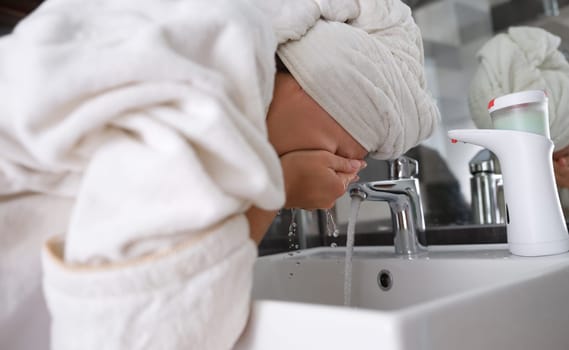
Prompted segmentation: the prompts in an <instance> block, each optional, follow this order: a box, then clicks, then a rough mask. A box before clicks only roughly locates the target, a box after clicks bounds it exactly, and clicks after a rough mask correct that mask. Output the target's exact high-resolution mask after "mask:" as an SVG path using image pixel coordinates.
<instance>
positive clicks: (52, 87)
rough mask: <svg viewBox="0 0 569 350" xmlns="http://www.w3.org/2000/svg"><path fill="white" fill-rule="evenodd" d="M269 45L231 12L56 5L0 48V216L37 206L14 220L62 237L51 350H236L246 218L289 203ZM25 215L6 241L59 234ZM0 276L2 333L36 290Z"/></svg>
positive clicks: (50, 262)
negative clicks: (276, 140)
mask: <svg viewBox="0 0 569 350" xmlns="http://www.w3.org/2000/svg"><path fill="white" fill-rule="evenodd" d="M312 6H313V7H314V8H315V9H316V10H317V9H318V7H317V6H316V5H315V4H314V3H312ZM313 17H314V16H313ZM315 17H316V18H317V17H319V15H315ZM304 30H306V28H305V29H304ZM302 33H303V32H302V29H301V30H300V35H301V34H302ZM276 45H277V40H276V36H275V33H274V31H273V30H271V22H270V20H269V18H268V17H267V16H266V15H265V14H264V13H262V12H261V11H260V10H259V9H258V8H257V7H255V6H251V5H250V4H247V3H245V2H243V1H236V0H215V1H211V0H210V1H207V2H206V1H158V0H143V1H141V0H130V1H126V0H124V1H116V0H98V1H95V0H92V1H75V0H51V1H47V2H46V3H44V4H43V5H42V6H41V7H40V9H38V10H37V11H36V12H35V13H33V14H32V15H31V16H29V17H28V18H27V19H26V20H24V21H23V22H21V23H20V24H19V25H18V26H17V28H16V29H15V30H14V33H13V34H12V35H10V36H6V37H4V38H2V39H0V96H2V99H1V100H0V196H1V199H2V201H6V202H12V200H13V199H14V198H16V197H18V196H22V195H23V194H25V193H29V192H34V193H40V194H43V195H38V196H37V198H36V197H34V199H32V202H29V203H27V204H26V206H24V207H23V208H24V210H26V208H33V207H34V206H36V207H42V208H44V209H45V210H48V209H47V208H51V209H52V210H53V212H52V215H53V216H58V217H61V216H62V217H65V218H66V219H67V220H68V224H67V227H65V229H66V230H65V231H66V235H65V236H56V237H54V238H53V239H52V240H50V241H49V242H48V244H46V246H45V248H44V254H43V266H44V290H45V296H46V300H47V303H48V307H49V309H50V312H51V316H52V334H51V335H52V339H51V344H52V348H53V349H58V350H59V349H204V350H206V349H229V348H231V347H232V345H233V343H234V342H235V341H236V339H237V338H238V336H239V334H240V333H241V331H242V329H243V327H244V325H245V323H246V319H247V315H248V308H249V293H250V288H251V273H252V264H253V262H254V259H255V257H256V248H255V246H254V243H253V242H252V241H251V240H250V238H249V227H248V224H247V221H246V218H245V216H244V215H243V213H244V212H245V211H246V210H247V209H248V208H249V207H250V206H251V205H255V206H258V207H260V208H264V209H277V208H279V207H280V206H281V205H282V203H283V201H284V193H283V192H284V191H283V182H282V175H281V169H280V165H279V160H278V157H277V155H276V153H275V152H274V150H273V148H272V147H271V145H270V144H269V142H268V139H267V136H266V135H267V133H266V126H265V115H266V110H267V108H268V105H269V103H270V99H271V97H272V87H273V79H274V78H273V77H274V53H275V50H276ZM48 197H49V198H60V199H61V201H63V202H65V204H64V205H60V206H54V205H52V204H50V202H49V201H47V200H46V198H48ZM4 208H5V207H0V210H3V209H4ZM29 213H30V215H29V217H28V218H29V220H30V222H29V225H22V221H23V220H19V221H16V222H9V220H6V221H4V222H2V236H3V237H6V239H8V237H15V239H20V237H24V236H26V237H30V235H31V237H34V242H35V241H37V240H40V239H42V238H43V237H46V236H50V235H60V234H61V233H63V232H62V231H60V229H61V227H60V226H61V225H60V222H61V220H59V221H58V222H57V223H56V224H52V223H48V224H46V225H42V224H43V223H47V222H49V220H47V221H43V222H42V221H39V220H37V219H38V217H39V216H38V215H34V212H33V211H30V212H29ZM1 214H4V215H9V213H8V212H3V213H0V217H2V215H1ZM48 216H49V215H48ZM10 218H11V217H10ZM10 218H9V219H10ZM56 227H57V231H55V230H56ZM8 231H9V232H8ZM35 237H38V239H35ZM32 246H33V244H31V243H30V244H29V245H28V247H29V248H31V247H32ZM31 251H32V252H33V250H31ZM12 253H15V250H13V249H12ZM2 255H4V253H2ZM4 259H5V260H3V262H2V266H3V270H2V271H3V272H6V273H5V274H4V273H3V274H2V276H1V280H0V282H1V283H2V285H9V286H10V287H13V288H7V290H6V289H4V288H2V289H4V290H5V291H6V294H3V295H2V299H1V301H2V303H3V305H1V306H0V309H2V310H7V312H4V311H3V312H2V314H1V315H0V316H2V317H1V318H0V320H3V321H6V320H7V319H8V318H10V317H12V316H13V314H14V313H15V312H18V311H19V310H21V306H22V305H21V304H22V303H23V302H25V301H26V297H25V295H21V296H20V295H18V292H19V291H23V292H26V291H27V290H28V289H30V288H32V287H31V286H30V284H31V285H34V283H35V282H34V278H35V279H37V278H38V277H39V275H38V274H37V273H35V272H34V273H30V274H28V275H27V276H24V275H26V274H22V273H19V271H18V270H17V268H16V266H17V264H18V263H26V261H25V260H24V259H23V257H22V256H21V255H19V256H14V255H13V254H12V256H4ZM86 263H88V264H86ZM34 266H35V264H31V266H30V268H32V269H33V268H34ZM4 269H6V270H7V271H4ZM18 273H19V274H18ZM20 284H21V285H22V287H21V288H19V287H18V286H19V285H20ZM28 286H30V288H28ZM32 289H33V288H32ZM30 293H31V292H30ZM5 305H6V308H4V306H5ZM3 329H5V328H3ZM19 335H20V336H26V332H25V331H24V330H21V331H20V333H19ZM7 347H8V345H6V347H4V346H2V348H7Z"/></svg>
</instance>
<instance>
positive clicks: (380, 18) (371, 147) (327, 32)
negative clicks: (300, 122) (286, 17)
mask: <svg viewBox="0 0 569 350" xmlns="http://www.w3.org/2000/svg"><path fill="white" fill-rule="evenodd" d="M335 5H337V4H333V3H329V4H327V6H326V11H327V12H331V13H334V15H330V16H331V17H336V18H345V23H344V21H340V22H333V21H327V20H324V19H321V20H319V21H318V22H317V23H316V24H315V25H314V26H313V27H312V28H311V29H309V30H308V32H307V33H306V34H305V35H304V36H302V38H301V39H300V40H291V41H288V42H286V43H284V44H282V45H280V46H279V49H278V55H279V57H280V58H281V59H282V61H283V63H284V64H285V65H286V67H287V68H288V69H289V70H290V72H291V73H292V75H293V76H294V77H295V78H296V80H297V81H298V82H299V84H300V85H301V86H302V87H303V88H304V90H306V91H307V93H308V94H309V95H310V96H311V97H312V98H314V100H316V102H318V104H320V105H321V106H322V107H323V108H324V109H325V110H326V111H327V112H328V113H329V114H330V115H331V116H332V117H333V118H334V119H336V121H337V122H338V123H339V124H340V125H341V126H342V127H343V128H344V129H346V130H347V131H348V132H349V133H350V134H351V135H352V136H353V137H354V138H355V139H356V141H358V142H359V143H360V144H361V145H362V146H363V147H364V148H366V149H367V150H368V151H369V152H371V155H372V156H373V157H375V158H379V159H390V158H396V157H398V156H400V155H401V154H403V153H405V152H406V151H407V150H409V149H410V148H411V147H413V146H415V145H417V144H418V143H419V142H421V141H422V140H424V139H426V138H427V137H429V136H430V135H431V133H432V132H433V130H434V127H435V125H436V123H437V122H438V120H439V119H440V116H439V110H438V108H437V106H436V103H435V101H434V99H433V98H432V97H431V96H430V94H429V92H428V89H427V86H426V81H425V72H424V58H423V43H422V39H421V33H420V30H419V28H418V27H417V25H416V24H415V22H414V20H413V18H412V16H411V10H410V9H409V7H408V6H407V5H405V4H404V3H402V2H401V1H399V0H388V1H384V0H360V1H359V6H358V8H356V7H351V6H349V3H348V4H344V7H343V9H344V11H342V10H341V9H342V7H335ZM322 7H323V8H324V6H322Z"/></svg>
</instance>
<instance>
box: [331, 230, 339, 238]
mask: <svg viewBox="0 0 569 350" xmlns="http://www.w3.org/2000/svg"><path fill="white" fill-rule="evenodd" d="M339 235H340V231H338V230H334V232H333V233H332V236H334V237H338V236H339Z"/></svg>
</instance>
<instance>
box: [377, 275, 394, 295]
mask: <svg viewBox="0 0 569 350" xmlns="http://www.w3.org/2000/svg"><path fill="white" fill-rule="evenodd" d="M377 285H378V286H379V289H381V290H382V291H388V290H390V289H391V287H392V286H393V277H392V276H391V272H389V271H388V270H381V271H379V273H378V274H377Z"/></svg>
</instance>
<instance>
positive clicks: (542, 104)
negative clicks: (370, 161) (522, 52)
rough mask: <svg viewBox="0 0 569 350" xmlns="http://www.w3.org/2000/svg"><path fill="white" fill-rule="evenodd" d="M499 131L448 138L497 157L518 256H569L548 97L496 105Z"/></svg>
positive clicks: (528, 96) (533, 94) (526, 94)
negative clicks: (558, 190)
mask: <svg viewBox="0 0 569 350" xmlns="http://www.w3.org/2000/svg"><path fill="white" fill-rule="evenodd" d="M488 108H489V112H490V115H491V116H492V118H493V125H494V127H495V128H501V129H511V130H496V129H477V130H476V129H468V130H451V131H449V132H448V135H449V137H450V138H451V139H452V141H453V142H456V141H462V142H466V143H471V144H475V145H479V146H482V147H485V148H487V149H489V150H490V151H492V152H493V153H494V154H495V155H496V157H498V160H499V161H500V166H501V170H502V177H503V181H504V196H505V198H506V205H507V213H506V225H507V226H506V229H507V236H508V245H509V249H510V251H511V252H512V254H515V255H522V256H540V255H553V254H560V253H564V252H567V251H569V235H568V233H567V226H566V224H565V219H564V216H563V212H562V210H561V205H560V203H559V196H558V194H557V188H556V186H555V176H554V174H553V162H552V154H553V142H551V140H550V139H549V125H548V115H547V96H546V95H545V93H544V92H543V91H523V92H520V93H515V94H510V95H505V96H502V97H499V98H496V99H494V100H492V101H490V104H489V105H488Z"/></svg>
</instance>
